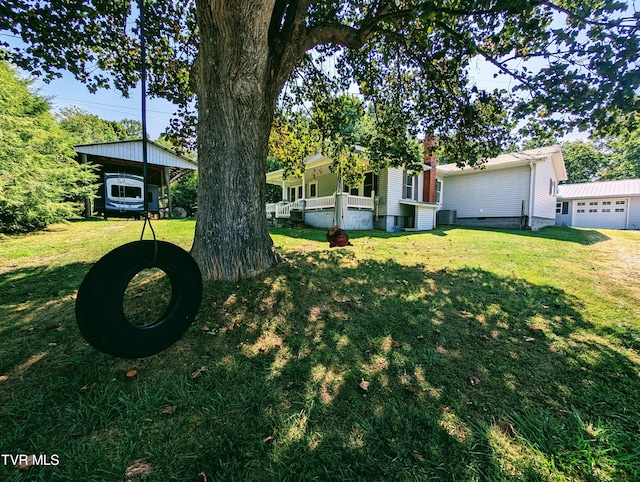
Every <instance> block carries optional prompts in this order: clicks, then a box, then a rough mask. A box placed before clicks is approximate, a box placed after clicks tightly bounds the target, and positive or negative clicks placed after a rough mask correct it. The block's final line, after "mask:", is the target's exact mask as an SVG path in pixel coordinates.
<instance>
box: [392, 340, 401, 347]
mask: <svg viewBox="0 0 640 482" xmlns="http://www.w3.org/2000/svg"><path fill="white" fill-rule="evenodd" d="M391 346H392V347H394V348H399V347H400V343H398V342H397V341H395V340H391Z"/></svg>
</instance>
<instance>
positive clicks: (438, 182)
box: [436, 180, 442, 203]
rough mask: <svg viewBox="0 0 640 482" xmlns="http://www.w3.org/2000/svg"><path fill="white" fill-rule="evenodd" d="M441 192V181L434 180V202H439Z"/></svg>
mask: <svg viewBox="0 0 640 482" xmlns="http://www.w3.org/2000/svg"><path fill="white" fill-rule="evenodd" d="M441 192H442V181H440V180H436V202H437V203H440V193H441Z"/></svg>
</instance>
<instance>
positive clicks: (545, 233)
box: [270, 225, 610, 245]
mask: <svg viewBox="0 0 640 482" xmlns="http://www.w3.org/2000/svg"><path fill="white" fill-rule="evenodd" d="M451 230H467V231H478V232H483V231H487V232H492V233H496V232H497V233H505V234H509V235H513V234H515V235H520V236H524V237H528V238H543V239H553V240H557V241H564V242H568V243H577V244H582V245H591V244H595V243H599V242H602V241H606V240H608V239H610V238H609V237H608V236H606V235H605V234H602V233H601V232H600V231H596V230H593V229H589V230H587V229H575V228H570V227H567V226H549V227H546V228H543V229H541V230H539V231H529V230H526V231H522V230H518V229H495V228H478V227H466V226H465V227H463V226H454V225H445V226H438V227H437V228H435V229H433V230H431V231H406V232H398V233H388V232H386V231H377V230H376V231H349V232H348V233H349V238H350V239H351V240H356V239H358V238H376V239H394V238H404V237H409V236H416V235H425V234H426V235H431V236H446V235H447V232H448V231H451ZM270 232H272V233H274V234H279V235H282V236H289V237H292V238H299V239H307V240H310V241H325V233H326V230H324V229H316V228H271V229H270Z"/></svg>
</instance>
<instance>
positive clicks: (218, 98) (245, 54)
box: [191, 0, 281, 280]
mask: <svg viewBox="0 0 640 482" xmlns="http://www.w3.org/2000/svg"><path fill="white" fill-rule="evenodd" d="M197 8H198V10H197V12H198V25H199V29H200V50H199V54H198V59H197V61H196V65H195V70H194V73H193V76H194V79H193V80H194V86H195V89H196V93H197V95H198V107H199V120H198V122H199V124H198V176H199V185H198V214H197V223H196V232H195V239H194V242H193V247H192V249H191V253H192V255H193V257H194V258H195V260H196V261H197V263H198V265H199V266H200V269H201V271H202V275H203V278H204V279H226V280H236V279H239V278H244V277H249V276H253V275H255V274H257V273H260V272H261V271H264V270H266V269H268V268H270V267H272V266H274V264H276V263H277V262H278V260H279V257H278V255H277V253H276V252H275V250H274V247H273V242H272V240H271V238H270V236H269V233H268V230H267V223H266V208H265V200H266V197H265V174H266V159H267V153H268V140H269V132H270V130H271V124H272V120H273V115H274V110H275V105H276V99H277V96H278V92H279V90H280V86H281V83H280V82H279V81H278V80H276V79H275V78H274V73H273V68H272V66H271V59H270V53H269V40H268V35H269V22H270V19H271V12H272V10H273V2H269V1H252V2H239V1H236V2H224V1H219V0H198V2H197Z"/></svg>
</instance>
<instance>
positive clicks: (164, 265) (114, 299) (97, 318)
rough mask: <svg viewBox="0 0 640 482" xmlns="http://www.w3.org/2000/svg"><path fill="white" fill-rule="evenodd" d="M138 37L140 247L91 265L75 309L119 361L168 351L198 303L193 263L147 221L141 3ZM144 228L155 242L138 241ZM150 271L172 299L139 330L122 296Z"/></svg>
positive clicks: (85, 329) (88, 335)
mask: <svg viewBox="0 0 640 482" xmlns="http://www.w3.org/2000/svg"><path fill="white" fill-rule="evenodd" d="M140 37H141V41H140V50H141V55H142V62H141V63H142V75H141V77H142V165H143V178H144V210H143V213H142V214H143V217H144V225H143V227H142V234H141V235H140V240H139V241H134V242H131V243H127V244H124V245H122V246H120V247H118V248H115V249H114V250H112V251H110V252H109V253H107V254H106V255H104V256H103V257H102V258H101V259H100V260H98V262H97V263H96V264H94V265H93V267H92V268H91V269H90V270H89V272H88V273H87V275H86V276H85V278H84V280H83V281H82V284H81V285H80V288H79V289H78V295H77V298H76V307H75V313H76V321H77V323H78V328H79V329H80V333H81V334H82V336H83V337H84V338H85V340H86V341H87V342H88V343H89V344H90V345H91V346H92V347H94V348H96V349H97V350H100V351H102V352H104V353H107V354H109V355H113V356H116V357H120V358H142V357H147V356H151V355H155V354H156V353H159V352H161V351H163V350H166V349H167V348H169V347H170V346H171V345H173V344H174V343H175V342H176V341H178V340H179V339H180V338H181V337H182V335H184V333H185V332H186V331H187V329H188V328H189V326H190V325H191V323H193V321H194V319H195V317H196V314H197V312H198V309H199V308H200V302H201V300H202V275H201V273H200V269H199V268H198V265H197V263H196V262H195V260H194V259H193V258H192V257H191V255H190V254H189V253H187V252H186V251H185V250H184V249H182V248H181V247H179V246H176V245H174V244H171V243H167V242H165V241H158V240H157V239H156V233H155V231H154V230H153V227H152V226H151V220H150V219H149V212H148V196H147V177H148V176H147V129H146V101H145V87H146V86H145V81H146V79H145V77H146V70H145V41H144V11H143V0H140ZM147 224H149V228H150V229H151V232H152V233H153V240H143V239H142V237H143V236H144V231H145V228H146V226H147ZM150 268H157V269H159V270H161V271H163V272H164V273H165V274H166V275H167V277H168V278H169V281H170V283H171V298H170V300H169V303H168V305H167V307H166V309H165V310H164V312H163V313H162V314H161V315H160V316H159V317H158V318H157V319H156V320H154V321H152V322H151V323H148V324H146V325H143V326H137V325H134V324H132V323H131V321H130V320H129V319H128V318H127V316H126V314H125V310H124V306H123V300H124V296H125V291H126V289H127V286H128V285H129V283H130V282H131V280H133V278H134V277H135V276H136V275H137V274H138V273H140V272H141V271H144V270H145V269H150Z"/></svg>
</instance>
